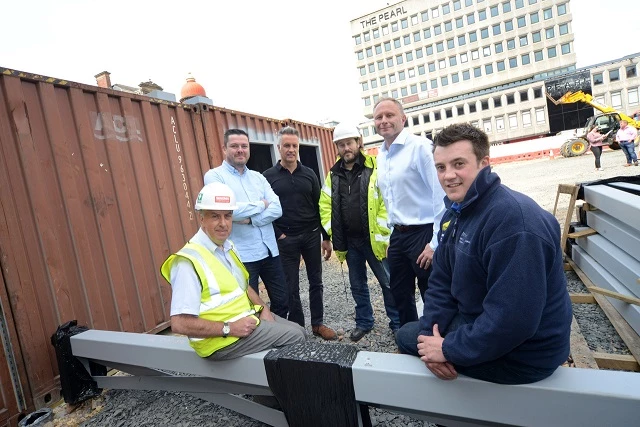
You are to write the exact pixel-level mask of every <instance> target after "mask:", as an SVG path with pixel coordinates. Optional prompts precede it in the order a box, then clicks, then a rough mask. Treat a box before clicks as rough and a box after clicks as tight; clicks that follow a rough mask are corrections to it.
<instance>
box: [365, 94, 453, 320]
mask: <svg viewBox="0 0 640 427" xmlns="http://www.w3.org/2000/svg"><path fill="white" fill-rule="evenodd" d="M373 119H374V123H375V127H376V130H377V132H378V135H380V136H382V138H384V143H383V144H382V146H381V147H380V152H379V154H378V185H379V187H380V190H381V192H382V197H383V199H384V204H385V206H386V208H387V214H388V217H389V218H388V223H389V224H390V225H391V226H392V227H393V232H392V233H391V239H390V243H389V250H388V254H387V256H388V261H389V272H390V286H391V293H392V294H393V298H394V301H395V303H396V307H397V308H398V311H399V313H400V324H401V325H404V324H405V323H407V322H411V321H415V320H418V313H417V311H416V301H415V286H416V285H415V282H416V278H417V279H418V288H419V289H420V295H421V297H422V298H423V300H424V292H425V291H426V289H427V281H428V280H429V274H430V273H431V259H432V257H433V251H434V250H435V249H436V247H437V245H438V242H437V239H436V234H437V230H438V229H439V228H440V219H441V218H442V214H443V213H444V210H445V208H444V202H443V199H444V195H445V194H444V191H443V190H442V187H441V186H440V183H439V182H438V175H437V173H436V169H435V167H434V165H433V155H432V153H431V146H432V143H431V141H430V140H429V139H427V138H424V137H421V136H416V135H413V134H411V133H409V131H407V130H406V129H404V124H405V122H406V121H407V117H406V116H405V114H404V110H403V108H402V104H400V102H398V101H397V100H395V99H393V98H382V99H381V100H380V101H378V103H377V104H376V105H375V107H374V110H373ZM434 231H435V232H434Z"/></svg>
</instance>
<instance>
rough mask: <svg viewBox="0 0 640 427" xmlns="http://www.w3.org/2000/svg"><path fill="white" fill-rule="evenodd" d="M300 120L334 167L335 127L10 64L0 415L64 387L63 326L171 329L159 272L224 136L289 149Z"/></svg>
mask: <svg viewBox="0 0 640 427" xmlns="http://www.w3.org/2000/svg"><path fill="white" fill-rule="evenodd" d="M287 124H291V125H292V126H295V127H296V128H297V129H298V130H299V131H300V132H301V139H302V140H305V141H309V142H311V143H312V144H317V146H318V148H319V153H320V156H321V160H322V162H321V163H322V169H324V170H322V171H320V173H322V174H326V172H327V171H328V170H329V168H330V167H331V166H332V165H333V163H334V162H335V158H336V149H335V146H334V144H333V143H332V140H331V133H332V130H331V129H328V128H323V127H320V126H315V125H311V124H307V123H301V122H295V121H293V120H286V121H285V120H276V119H270V118H266V117H261V116H257V115H252V114H247V113H242V112H236V111H231V110H226V109H222V108H217V107H211V106H208V105H204V104H198V105H195V106H194V105H185V104H178V103H173V102H167V101H159V100H156V99H153V100H152V99H150V98H148V97H145V96H141V95H133V94H125V93H122V92H117V91H113V90H110V89H103V88H98V87H95V86H89V85H83V84H79V83H74V82H68V81H65V80H61V79H54V78H49V77H45V76H40V75H36V74H29V73H24V72H19V71H15V70H9V69H5V68H0V142H1V144H0V267H1V272H2V274H1V275H0V285H1V289H0V303H2V309H3V310H2V314H3V315H4V317H5V319H4V324H5V328H6V331H5V333H6V336H7V337H8V339H9V341H10V343H9V344H10V345H9V347H10V350H9V351H8V350H7V348H5V353H4V358H3V357H1V356H3V355H0V389H1V390H0V391H1V393H0V424H2V423H6V422H9V421H10V420H15V418H16V417H17V416H18V415H19V414H20V413H26V412H27V411H30V410H32V409H34V408H35V407H40V406H42V405H43V404H45V403H47V399H48V398H51V396H52V395H55V394H56V391H57V388H58V387H59V382H58V368H57V362H56V357H55V352H54V349H53V346H52V345H51V344H50V337H51V335H52V334H53V333H54V332H55V330H56V328H57V326H58V325H60V324H62V323H64V322H67V321H69V320H73V319H77V320H78V323H79V324H81V325H87V326H89V327H90V328H94V329H106V330H114V331H131V332H157V331H159V330H162V329H164V328H165V327H167V326H168V322H169V307H170V301H171V289H170V286H169V284H167V283H166V282H165V281H164V279H162V278H161V276H160V274H159V268H160V265H161V264H162V262H163V261H164V260H165V259H166V257H167V256H169V254H170V253H172V252H175V251H177V250H178V249H180V248H181V247H182V245H183V244H184V243H185V241H186V240H187V239H188V238H190V237H191V236H192V235H193V234H194V233H195V231H196V230H197V227H198V223H197V219H196V216H195V211H194V207H193V206H194V198H195V196H196V195H197V193H198V192H199V190H200V189H201V187H202V185H203V174H204V173H205V172H206V171H207V170H208V169H210V168H211V167H215V166H218V165H219V164H220V163H221V162H222V159H223V134H224V132H225V131H226V130H227V129H230V128H233V127H237V128H241V129H245V130H246V131H247V132H248V133H249V135H250V140H251V142H259V143H264V144H276V142H277V137H276V135H277V131H278V130H279V129H280V128H282V127H283V126H286V125H287ZM10 371H12V372H14V373H13V374H10ZM15 390H18V391H17V392H16V391H15ZM3 409H4V410H6V411H3Z"/></svg>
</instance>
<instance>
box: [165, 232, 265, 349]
mask: <svg viewBox="0 0 640 427" xmlns="http://www.w3.org/2000/svg"><path fill="white" fill-rule="evenodd" d="M230 253H231V256H232V258H233V261H234V262H235V263H236V265H237V266H238V267H239V268H240V270H242V273H243V274H244V277H245V279H248V278H249V273H248V272H247V270H246V269H245V268H244V265H243V264H242V262H240V258H238V255H237V254H236V253H235V251H234V250H231V251H230ZM179 257H182V258H186V259H187V260H189V261H190V262H191V264H192V265H193V268H194V269H195V270H196V274H197V275H198V278H199V279H200V284H201V285H202V294H201V296H200V314H199V315H198V317H200V318H201V319H205V320H212V321H215V322H235V321H236V320H238V319H242V318H244V317H246V316H253V315H254V314H255V313H257V312H260V311H261V310H262V306H260V305H254V304H253V303H252V302H251V300H250V299H249V295H248V294H247V290H246V282H245V286H241V284H240V283H238V281H237V280H236V278H235V277H234V276H233V274H232V273H231V272H230V271H229V269H228V268H226V267H225V266H224V265H223V264H222V263H221V262H220V261H219V260H218V259H217V258H216V257H215V255H213V254H212V253H211V252H210V251H209V250H208V249H206V248H205V247H204V246H202V245H200V244H198V243H192V242H189V243H187V244H186V245H184V247H183V248H182V249H180V251H178V252H177V253H175V254H173V255H171V256H169V258H167V260H166V261H165V262H164V263H163V264H162V267H161V269H160V271H161V273H162V277H164V278H165V279H166V280H167V282H169V283H171V281H170V280H171V267H172V265H173V263H174V262H175V261H176V260H177V259H178V258H179ZM254 317H255V319H256V320H257V322H258V323H257V324H259V323H260V319H259V318H258V317H257V316H254ZM239 339H240V338H238V337H232V336H228V337H226V338H225V337H209V338H192V337H189V344H191V347H193V349H194V350H195V351H196V353H198V355H199V356H201V357H209V356H211V355H212V354H213V353H214V352H216V351H218V350H220V349H221V348H224V347H227V346H229V345H231V344H233V343H234V342H236V341H238V340H239Z"/></svg>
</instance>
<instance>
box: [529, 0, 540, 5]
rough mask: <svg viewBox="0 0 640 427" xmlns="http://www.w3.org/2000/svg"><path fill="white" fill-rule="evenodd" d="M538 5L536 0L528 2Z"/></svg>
mask: <svg viewBox="0 0 640 427" xmlns="http://www.w3.org/2000/svg"><path fill="white" fill-rule="evenodd" d="M536 3H538V0H529V4H536Z"/></svg>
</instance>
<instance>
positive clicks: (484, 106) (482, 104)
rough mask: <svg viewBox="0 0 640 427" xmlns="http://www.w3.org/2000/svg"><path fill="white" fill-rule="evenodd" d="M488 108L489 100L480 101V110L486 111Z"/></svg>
mask: <svg viewBox="0 0 640 427" xmlns="http://www.w3.org/2000/svg"><path fill="white" fill-rule="evenodd" d="M488 109H489V101H488V100H486V99H485V100H484V101H480V110H484V111H487V110H488Z"/></svg>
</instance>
